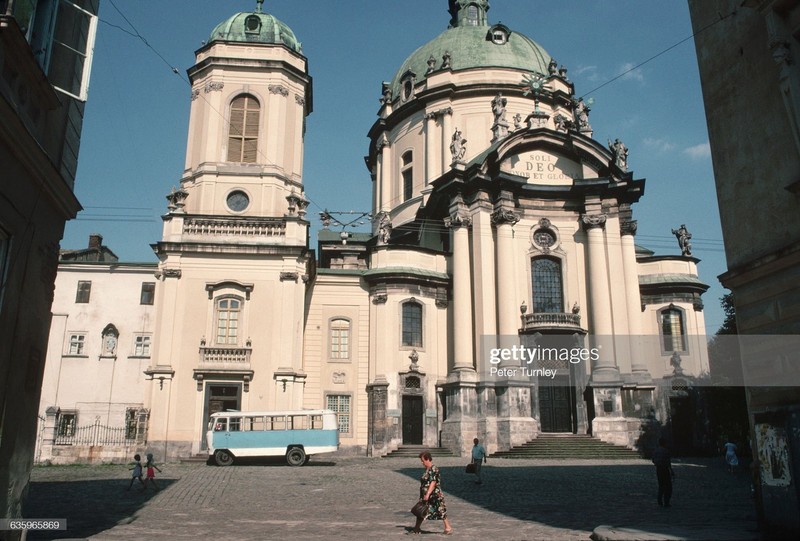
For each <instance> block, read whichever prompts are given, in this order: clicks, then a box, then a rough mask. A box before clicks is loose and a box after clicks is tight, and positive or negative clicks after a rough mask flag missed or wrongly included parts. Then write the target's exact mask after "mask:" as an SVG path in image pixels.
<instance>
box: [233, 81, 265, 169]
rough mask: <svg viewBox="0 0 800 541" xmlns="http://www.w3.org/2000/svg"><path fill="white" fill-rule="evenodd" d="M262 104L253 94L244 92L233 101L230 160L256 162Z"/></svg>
mask: <svg viewBox="0 0 800 541" xmlns="http://www.w3.org/2000/svg"><path fill="white" fill-rule="evenodd" d="M260 112H261V106H260V105H259V103H258V100H256V99H255V98H254V97H253V96H250V95H249V94H243V95H241V96H238V97H237V98H235V99H234V100H233V102H232V103H231V116H230V127H229V131H228V161H229V162H244V163H256V160H257V157H258V122H259V115H260Z"/></svg>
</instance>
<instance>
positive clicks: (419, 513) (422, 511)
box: [411, 500, 428, 518]
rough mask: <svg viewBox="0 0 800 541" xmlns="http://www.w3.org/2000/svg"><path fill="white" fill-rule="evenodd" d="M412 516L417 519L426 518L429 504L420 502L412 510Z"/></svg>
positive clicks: (423, 501)
mask: <svg viewBox="0 0 800 541" xmlns="http://www.w3.org/2000/svg"><path fill="white" fill-rule="evenodd" d="M411 514H412V515H414V516H415V517H417V518H425V517H426V516H427V515H428V502H426V501H425V500H420V501H418V502H417V503H415V504H414V507H412V508H411Z"/></svg>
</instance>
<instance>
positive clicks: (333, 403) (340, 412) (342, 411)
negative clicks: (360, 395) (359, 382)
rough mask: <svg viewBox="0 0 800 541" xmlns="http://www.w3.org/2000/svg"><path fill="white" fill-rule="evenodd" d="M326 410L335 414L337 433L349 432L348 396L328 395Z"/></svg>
mask: <svg viewBox="0 0 800 541" xmlns="http://www.w3.org/2000/svg"><path fill="white" fill-rule="evenodd" d="M327 403H328V409H329V410H331V411H334V412H336V418H337V421H338V423H339V432H345V433H349V432H350V395H346V394H329V395H328V401H327Z"/></svg>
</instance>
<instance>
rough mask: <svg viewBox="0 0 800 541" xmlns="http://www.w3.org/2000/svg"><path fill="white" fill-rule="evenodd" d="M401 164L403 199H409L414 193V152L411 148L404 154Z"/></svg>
mask: <svg viewBox="0 0 800 541" xmlns="http://www.w3.org/2000/svg"><path fill="white" fill-rule="evenodd" d="M401 160H402V162H401V164H400V176H401V177H402V179H403V201H408V200H409V199H411V196H412V195H413V194H414V154H413V153H412V152H411V151H410V150H409V151H408V152H406V153H404V154H403V157H402V158H401Z"/></svg>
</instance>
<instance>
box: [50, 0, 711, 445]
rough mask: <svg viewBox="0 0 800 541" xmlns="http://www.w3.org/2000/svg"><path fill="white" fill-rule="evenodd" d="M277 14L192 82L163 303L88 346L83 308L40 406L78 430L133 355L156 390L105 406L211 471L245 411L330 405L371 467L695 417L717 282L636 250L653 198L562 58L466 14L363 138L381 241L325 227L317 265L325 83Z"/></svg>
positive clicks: (76, 283)
mask: <svg viewBox="0 0 800 541" xmlns="http://www.w3.org/2000/svg"><path fill="white" fill-rule="evenodd" d="M261 4H262V2H261V1H259V2H257V7H256V9H255V10H254V11H253V12H244V13H237V14H235V15H233V16H232V17H230V18H228V19H227V20H225V21H223V22H221V23H220V24H219V25H218V26H217V27H216V28H214V29H213V31H212V32H211V35H210V37H209V39H208V41H207V43H206V44H205V45H204V46H203V47H201V48H200V49H199V50H198V51H197V52H196V63H195V64H194V66H192V67H191V68H190V69H189V70H188V74H189V78H190V80H191V83H192V92H191V112H190V120H189V128H188V135H189V136H188V143H187V149H186V164H185V170H184V172H183V175H182V177H181V178H180V186H179V188H178V189H174V190H173V191H172V192H171V193H170V194H169V195H168V197H167V199H168V202H169V205H168V209H167V213H166V214H165V215H164V216H163V235H162V238H161V240H160V241H158V242H157V243H156V244H154V245H153V249H154V251H155V252H156V254H157V256H158V264H157V266H153V267H152V268H151V269H150V270H149V271H147V272H145V273H144V274H143V273H142V269H141V268H136V269H131V271H132V272H135V273H136V275H137V276H138V278H134V279H132V280H129V282H126V283H127V284H129V285H126V286H125V287H128V288H133V289H136V288H137V287H138V284H139V282H141V283H142V290H141V292H142V295H141V297H139V296H138V295H139V291H138V289H136V295H134V297H136V299H137V300H139V301H140V303H141V304H144V303H143V302H141V301H142V300H143V299H145V284H152V285H148V286H147V292H148V296H147V299H148V300H149V304H151V305H152V307H151V308H148V309H147V310H144V311H136V310H133V309H131V310H126V315H125V318H127V319H124V318H122V317H121V316H120V317H118V318H117V320H116V322H115V317H116V316H115V315H114V314H112V313H109V310H112V309H117V310H122V309H124V308H123V307H121V306H116V307H108V308H107V309H106V311H101V312H102V313H101V315H99V316H97V317H96V322H95V323H92V324H91V325H93V326H92V327H91V328H89V326H91V325H89V324H88V323H87V322H86V321H87V320H86V319H85V318H84V319H81V318H80V317H74V318H73V319H72V320H71V321H70V319H69V318H70V317H71V316H67V317H66V320H65V322H64V323H63V324H60V325H59V326H58V329H57V332H58V337H56V338H54V337H53V335H51V348H50V352H49V353H48V361H47V368H46V371H47V372H46V375H45V387H44V390H43V394H42V402H41V411H42V415H43V416H44V415H45V414H46V413H45V410H47V411H49V414H48V415H49V416H48V419H50V418H52V419H53V422H52V423H51V424H50V427H51V428H52V430H53V431H54V432H57V433H62V434H63V432H64V426H63V422H62V421H59V418H62V419H63V418H64V417H63V415H62V413H61V412H72V413H70V414H69V415H73V417H72V418H71V421H70V422H72V423H73V424H74V425H80V424H81V419H80V417H81V412H80V410H81V405H80V404H78V401H79V400H80V398H79V393H75V392H73V393H69V392H66V391H64V392H59V391H58V389H60V388H65V387H67V386H69V385H71V383H70V382H71V381H72V383H74V382H75V381H81V380H80V379H78V378H80V377H83V378H84V380H83V382H84V384H85V375H86V373H87V372H85V371H83V370H79V369H78V368H72V369H70V368H68V367H67V365H68V364H69V363H72V364H73V366H74V367H78V366H80V364H79V363H81V362H82V361H83V360H86V361H87V362H89V361H94V362H96V361H97V355H96V354H99V356H100V357H102V356H103V354H104V353H105V355H106V357H107V358H109V359H110V358H111V357H112V356H113V360H110V361H109V362H113V363H117V365H119V364H122V363H125V362H128V364H131V362H130V359H134V360H135V362H136V364H135V367H136V368H135V369H131V370H132V371H130V374H129V375H128V379H127V381H129V382H134V381H135V384H134V387H133V388H134V389H135V392H134V393H132V392H131V385H128V386H126V389H125V396H122V395H116V394H115V393H114V392H109V391H108V388H107V386H106V384H105V383H104V382H103V381H97V382H93V385H92V387H93V388H97V389H105V398H98V399H97V400H95V403H98V401H99V402H103V403H104V406H103V407H104V409H105V410H106V411H108V412H109V414H108V418H107V422H108V423H109V424H113V423H122V422H123V419H122V418H123V417H125V418H126V419H127V420H128V421H130V420H131V419H133V418H134V417H135V418H136V419H137V422H140V424H141V426H140V427H139V428H141V429H142V431H144V432H145V433H146V442H144V443H146V446H147V447H148V448H154V449H159V453H162V454H163V455H164V456H166V457H167V458H175V457H183V456H190V455H194V454H197V453H202V452H203V451H204V450H205V442H204V433H205V430H206V425H207V422H208V418H209V416H210V415H211V414H212V413H215V412H217V411H220V410H225V409H236V410H284V409H302V408H315V409H316V408H328V409H332V410H334V411H336V412H337V413H338V414H339V430H340V443H341V450H342V452H352V453H359V454H366V455H368V456H382V455H385V454H387V453H389V452H391V451H392V450H394V449H397V448H398V447H399V446H401V445H424V446H429V447H439V446H441V447H446V448H449V449H451V450H453V451H455V452H457V453H461V454H466V453H467V452H468V450H469V448H470V447H471V445H472V439H473V438H474V437H478V438H480V439H481V440H482V442H483V443H484V444H485V445H486V447H487V449H488V451H489V452H495V451H502V450H507V449H510V448H512V447H514V446H517V445H520V444H523V443H525V442H527V441H530V440H532V439H534V438H536V437H537V436H539V435H540V434H543V433H572V434H591V435H592V436H594V437H596V438H599V439H601V440H604V441H607V442H611V443H616V444H619V445H624V446H628V447H636V446H637V444H638V441H639V438H640V436H641V434H642V431H643V427H645V426H646V425H648V424H651V425H652V424H654V423H655V424H660V425H662V426H665V425H668V424H672V426H673V427H674V426H676V425H677V424H678V423H679V418H681V416H683V417H684V418H685V417H686V416H687V415H691V412H688V411H686V407H685V402H682V401H681V398H683V395H682V394H681V392H680V390H681V389H682V388H685V386H686V385H687V381H688V380H691V378H692V377H697V376H700V375H701V374H703V373H706V372H707V371H708V356H707V351H706V347H705V322H704V317H703V304H702V301H701V295H702V293H703V292H704V291H705V290H706V289H707V287H708V286H707V285H705V284H703V283H702V282H701V281H700V280H699V278H698V275H697V267H696V264H697V262H698V260H697V259H695V258H694V257H692V255H691V246H690V243H689V242H688V237H686V236H684V238H683V243H682V248H683V250H682V251H683V253H682V255H679V256H677V255H671V256H658V255H656V254H654V253H653V252H651V251H649V250H647V249H646V248H644V247H641V246H638V245H637V244H636V243H635V234H636V223H637V222H636V220H635V219H634V208H635V203H637V202H638V201H639V199H640V198H641V197H643V195H644V188H645V180H644V179H641V178H636V176H635V175H634V173H633V172H632V171H631V170H629V168H628V163H627V149H626V148H625V145H624V143H622V141H620V139H616V140H615V141H608V142H607V143H603V142H600V141H597V140H595V139H594V138H593V133H592V127H591V124H590V120H589V109H588V107H587V104H586V103H585V102H584V101H583V100H582V99H581V98H580V97H579V94H578V93H577V92H576V89H575V87H574V85H573V83H572V82H571V81H570V80H569V78H568V77H567V70H566V69H565V68H564V67H563V66H559V65H558V64H557V62H556V61H555V60H554V59H553V57H551V56H550V54H548V52H547V51H545V49H544V48H543V47H542V46H540V45H539V44H538V43H536V42H535V41H533V40H532V39H530V38H528V37H527V36H525V35H524V34H522V33H520V32H519V31H518V30H516V29H512V28H509V27H507V26H505V25H503V24H492V23H491V22H490V18H489V8H490V5H489V1H488V0H449V2H448V4H449V6H448V7H449V14H450V19H449V21H448V20H447V19H446V18H443V20H442V28H443V29H444V30H443V32H442V33H441V34H440V35H438V36H437V37H435V38H433V39H432V40H431V41H429V42H428V43H426V44H424V45H422V46H421V47H420V48H418V49H417V50H416V51H414V52H413V53H411V55H410V56H409V57H408V58H407V59H406V61H405V62H404V63H403V64H402V65H401V66H399V67H398V69H397V71H396V73H395V74H394V75H393V77H392V78H391V80H389V81H387V82H384V83H383V85H382V88H381V100H380V108H379V110H378V111H377V119H376V121H375V123H374V124H373V125H372V126H371V127H368V126H365V127H364V129H365V131H366V130H369V131H368V135H369V147H368V148H367V149H365V150H366V151H367V155H366V158H365V161H366V165H367V169H368V173H369V175H370V178H371V181H372V214H371V217H372V230H371V232H370V233H349V234H346V235H345V236H344V237H343V236H342V235H340V234H339V233H334V232H332V231H329V230H328V229H323V230H322V231H321V232H320V235H319V239H318V245H317V250H316V251H315V250H314V249H313V248H312V247H311V246H309V241H308V237H309V226H310V221H309V216H308V215H307V208H308V205H309V202H308V199H307V198H306V195H305V186H304V182H303V150H304V148H303V147H304V131H305V119H306V116H308V115H310V114H311V113H312V106H313V104H312V80H311V77H310V75H309V73H308V70H307V60H306V58H305V56H303V52H302V49H301V46H300V42H299V41H298V39H297V37H296V36H295V35H294V33H293V32H292V30H291V29H290V28H289V27H288V26H286V25H285V24H284V23H282V22H281V21H279V20H278V19H276V18H275V17H274V16H272V15H270V14H268V13H266V12H264V11H263V10H262V7H261ZM385 75H386V76H390V75H391V74H385ZM380 76H381V74H379V73H378V74H376V77H380ZM356 135H357V134H356ZM356 135H354V136H356ZM365 177H366V175H365ZM325 218H330V217H329V216H328V217H326V216H323V219H325ZM323 223H324V222H323ZM94 242H95V245H96V246H98V244H97V239H94ZM82 264H83V265H85V263H81V262H78V261H75V260H73V261H67V260H63V259H62V264H61V267H60V272H59V277H60V278H61V281H60V282H58V283H57V286H56V289H57V291H56V306H54V309H53V311H54V313H64V314H70V313H73V312H75V311H76V310H86V309H87V306H85V304H86V303H89V302H91V301H90V300H89V297H88V296H86V303H83V304H82V305H79V304H76V303H75V302H73V298H75V291H76V290H77V289H76V288H78V289H79V288H80V287H81V286H80V282H83V283H84V285H83V287H84V288H86V282H89V284H90V286H91V281H92V278H88V279H87V278H86V276H85V275H82V273H81V267H80V265H82ZM68 268H69V269H71V271H70V272H65V271H66V269H68ZM87 269H88V267H87ZM89 270H91V272H93V273H95V278H94V280H95V282H96V284H98V283H99V282H98V281H99V280H102V278H101V277H100V276H97V273H98V272H100V274H102V271H98V266H97V264H95V265H93V266H91V269H89ZM87 272H88V270H87ZM119 272H121V271H118V273H119ZM82 276H83V277H82ZM142 276H144V278H142ZM109 278H113V277H109ZM117 283H119V284H121V283H122V282H121V281H120V282H117ZM59 289H61V291H60V292H59ZM150 293H152V296H151V295H150ZM59 302H62V303H63V304H65V305H67V306H62V307H58V306H57V305H58V303H59ZM137 308H138V307H137ZM137 314H140V315H137ZM137 318H139V319H138V320H137ZM131 319H134V320H136V321H131ZM123 321H125V324H123V323H122V322H123ZM77 322H81V323H77ZM94 326H96V327H98V328H97V329H95V328H94ZM125 327H128V328H127V329H126V328H125ZM54 328H55V327H54ZM134 331H135V332H134ZM81 333H85V336H84V340H79V339H78V338H77V337H81V336H83V335H81ZM101 335H102V337H103V338H104V341H102V342H101V340H100V338H96V337H100V336H101ZM108 336H111V337H113V340H109V341H105V338H106V337H108ZM95 339H96V341H97V344H92V343H90V342H91V341H93V340H95ZM64 340H66V341H67V343H66V344H62V342H63V341H64ZM73 345H74V346H76V347H75V348H73V347H72V346H73ZM145 345H146V347H144V346H145ZM93 348H94V349H93ZM128 349H130V350H131V352H133V353H132V354H130V355H129V352H127V350H128ZM79 351H80V353H78V352H79ZM112 353H113V355H111V354H112ZM131 366H133V365H132V364H131ZM70 374H73V375H72V376H70ZM78 374H82V376H79V375H78ZM72 378H74V379H72ZM137 394H138V395H137ZM684 394H685V393H684ZM133 395H137V396H133ZM682 403H683V404H684V406H683V411H682V412H681V407H680V405H681V404H682ZM106 406H107V407H106ZM112 412H114V413H112ZM126 412H128V413H126ZM131 412H138V413H134V414H133V416H132V414H131ZM112 417H114V418H112ZM116 417H119V418H118V419H117V418H116ZM68 431H69V430H67V432H68ZM140 443H142V442H140Z"/></svg>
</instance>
